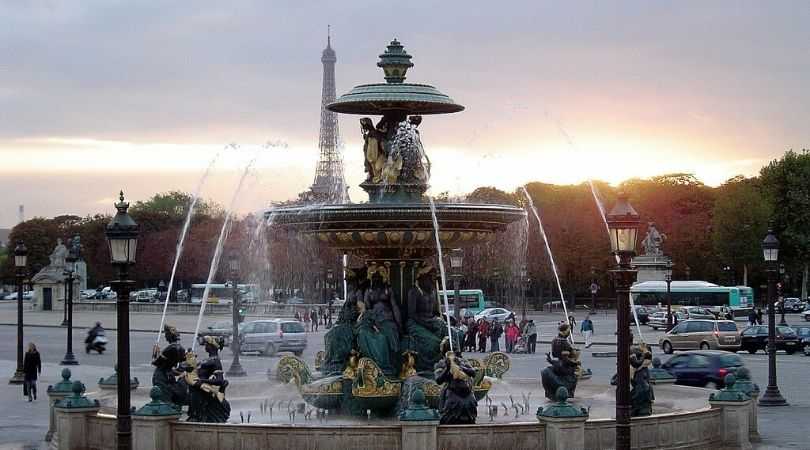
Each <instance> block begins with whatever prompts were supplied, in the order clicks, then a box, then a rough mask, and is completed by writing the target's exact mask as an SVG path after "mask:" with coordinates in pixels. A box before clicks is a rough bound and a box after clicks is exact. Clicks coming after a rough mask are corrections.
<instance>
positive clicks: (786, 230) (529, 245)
mask: <svg viewBox="0 0 810 450" xmlns="http://www.w3.org/2000/svg"><path fill="white" fill-rule="evenodd" d="M525 188H526V190H527V192H528V194H529V195H530V196H531V198H532V200H533V202H534V204H535V205H536V207H537V209H538V212H539V215H540V217H541V219H542V220H543V225H544V228H545V231H546V234H547V237H548V244H549V246H550V248H551V250H552V253H553V255H554V259H555V262H556V265H557V269H558V273H559V276H560V284H561V286H562V288H563V293H564V295H565V296H577V297H589V296H590V293H589V288H590V285H591V283H592V282H596V283H597V284H598V285H599V286H600V292H599V296H600V297H605V296H612V290H611V288H610V274H609V270H610V269H611V268H612V266H613V260H612V258H611V256H610V248H609V242H608V238H607V231H606V229H605V224H604V222H603V219H602V216H601V214H600V212H599V208H598V206H597V203H596V201H595V200H594V198H595V197H596V198H599V200H600V201H601V203H602V204H603V207H604V209H605V211H609V210H610V208H611V207H612V205H613V203H614V202H615V200H616V197H617V194H618V193H619V192H620V191H624V192H626V193H627V194H628V195H629V197H630V202H631V203H632V205H633V206H634V207H635V209H636V210H637V211H638V212H639V214H640V216H641V220H642V229H641V232H640V235H641V236H643V235H644V233H645V232H646V228H647V224H648V223H649V222H655V224H656V226H657V228H658V230H659V231H661V232H663V233H664V234H666V237H667V239H666V241H665V243H664V253H665V254H666V255H668V256H671V257H672V260H673V262H674V264H675V266H674V269H673V279H675V280H682V279H692V280H706V281H712V282H717V283H719V284H747V285H748V286H752V287H754V288H756V289H759V288H760V287H761V286H762V285H764V283H765V280H766V274H765V268H764V266H763V262H762V252H761V249H760V244H761V241H762V239H763V238H764V237H765V235H766V233H767V230H768V228H769V226H770V227H772V228H773V230H774V232H775V233H776V235H777V236H778V238H779V240H780V242H781V251H780V262H781V263H782V264H783V270H782V271H781V272H782V273H780V277H781V278H780V282H781V285H782V288H781V289H782V291H783V293H784V294H785V295H793V296H801V297H802V298H806V297H807V283H808V261H810V152H809V151H808V150H801V151H792V150H791V151H787V152H786V153H785V154H784V155H783V156H782V157H781V158H779V159H775V160H773V161H771V162H770V163H768V164H767V165H766V166H765V167H763V168H762V169H761V170H760V173H759V174H758V175H757V176H755V177H750V178H746V177H743V176H737V177H734V178H731V179H729V180H727V181H726V182H725V183H723V184H722V185H720V186H718V187H710V186H706V185H705V184H703V183H702V182H701V181H700V180H698V179H697V178H695V177H694V176H693V175H691V174H684V173H676V174H668V175H661V176H655V177H651V178H649V179H631V180H627V181H625V182H623V183H621V184H620V185H619V186H616V187H613V186H610V185H608V184H607V183H604V182H598V181H597V182H593V186H591V185H590V184H589V183H581V184H577V185H553V184H546V183H539V182H532V183H529V184H527V185H526V186H525ZM463 200H465V201H469V202H483V203H500V204H511V205H516V206H520V207H526V206H527V199H526V198H525V196H524V195H523V194H522V191H520V190H516V191H514V192H505V191H502V190H498V189H495V188H492V187H481V188H478V189H476V190H475V191H474V192H472V193H470V194H468V195H467V196H465V198H463ZM190 204H191V196H190V195H189V194H186V193H182V192H167V193H159V194H156V195H155V196H153V197H152V198H151V199H149V200H147V201H143V202H136V203H134V204H133V205H132V206H131V208H130V214H131V215H132V216H133V218H134V219H135V220H136V222H138V224H139V225H140V226H141V233H140V237H139V242H138V247H139V248H138V253H137V254H138V260H137V264H136V266H135V268H134V270H133V271H132V274H133V276H134V278H135V281H136V283H137V284H138V286H149V287H154V286H157V284H158V283H159V282H160V281H164V282H165V283H168V279H169V276H170V272H171V267H172V263H173V261H174V256H175V251H176V246H177V241H178V239H179V235H180V231H181V229H182V226H183V222H184V220H185V217H186V214H187V208H188V207H189V205H190ZM110 210H111V211H112V210H113V208H112V205H111V207H110ZM192 218H193V219H192V223H191V227H190V231H189V236H188V237H187V239H186V241H185V248H184V251H183V256H182V258H181V260H180V264H179V265H178V272H177V276H176V279H177V280H179V283H176V285H177V286H181V287H187V286H188V285H189V284H190V283H202V282H205V280H206V278H207V276H208V270H209V267H210V263H211V257H212V255H213V253H214V247H215V246H216V242H217V238H218V235H219V232H220V230H221V228H222V224H223V221H224V218H225V211H224V210H223V208H222V207H221V206H219V205H217V204H215V203H213V202H210V201H199V202H198V203H197V206H196V210H195V211H194V214H193V216H192ZM110 220H111V216H110V215H109V214H97V215H94V216H88V217H78V216H74V215H62V216H57V217H53V218H50V219H46V218H41V217H36V218H33V219H30V220H27V221H25V222H23V223H20V224H18V225H17V226H15V227H14V229H13V230H12V231H11V234H10V238H9V250H12V249H13V247H14V243H15V242H16V241H17V240H23V241H24V242H25V244H26V247H27V248H28V251H29V258H28V260H29V269H30V272H31V275H33V274H35V273H36V272H37V271H39V270H40V269H42V268H43V267H45V266H46V265H47V264H48V262H49V259H48V255H49V254H50V252H51V251H52V250H53V248H54V246H55V245H56V240H57V238H62V239H63V240H66V239H68V238H70V237H72V236H75V235H78V236H80V238H81V242H82V245H83V254H82V256H83V258H84V259H85V261H86V262H87V266H88V286H90V287H95V286H100V285H105V284H107V283H108V282H109V281H110V280H111V279H113V278H114V276H115V273H114V272H113V268H112V266H111V265H110V263H109V250H108V248H107V243H106V238H105V234H104V228H105V226H106V225H107V223H109V221H110ZM265 225H266V224H265V223H264V218H262V217H256V216H253V215H248V216H246V217H240V218H239V219H238V220H234V221H233V223H232V226H231V227H230V229H229V230H228V239H227V241H226V246H225V251H224V252H223V255H225V256H224V257H225V258H226V259H227V258H230V257H231V255H235V256H237V257H238V258H239V259H240V261H241V269H240V272H241V273H240V274H239V277H240V279H241V280H242V281H244V282H251V283H256V284H259V285H261V286H263V287H269V286H273V287H275V288H277V289H286V290H288V291H290V292H292V291H294V290H296V289H303V290H304V292H305V293H308V294H309V295H311V296H312V295H315V296H318V295H322V291H323V289H324V287H325V283H326V281H327V280H326V273H327V270H328V269H331V270H332V273H333V279H332V281H331V284H330V286H329V287H330V288H334V289H336V290H337V291H338V292H340V290H341V289H342V288H341V281H340V277H341V275H340V274H341V272H340V270H341V262H340V260H341V257H342V255H339V254H337V253H336V252H334V251H332V250H329V249H326V248H322V247H321V246H319V245H317V243H313V242H303V241H302V240H300V239H299V238H298V237H297V236H296V235H294V234H293V233H280V232H275V233H269V232H268V229H267V228H266V226H265ZM359 263H360V261H359V260H358V261H354V260H352V261H351V262H350V265H356V264H359ZM0 264H1V265H0V276H2V278H3V279H4V280H5V281H6V282H7V283H9V284H10V283H13V280H14V268H13V258H0ZM523 266H525V267H526V269H527V270H528V278H529V279H530V281H529V282H527V280H522V279H520V270H521V268H522V267H523ZM463 272H464V277H463V278H462V280H463V281H462V286H463V287H469V288H483V289H485V290H486V291H487V292H488V295H490V296H493V295H494V296H496V297H500V298H501V299H504V300H506V303H511V304H515V303H516V302H517V301H519V299H520V298H522V296H523V294H526V295H527V296H528V297H529V298H530V299H531V301H537V299H540V298H543V299H546V298H548V299H553V298H559V294H558V293H557V285H556V281H555V280H554V276H553V273H552V271H551V266H550V263H549V258H548V255H547V253H546V250H545V242H544V240H543V238H542V236H541V235H540V233H539V228H538V226H537V223H536V220H535V219H534V217H533V216H532V215H531V214H530V215H529V220H528V221H527V222H521V223H516V224H512V225H510V226H509V227H508V229H507V230H506V232H504V233H501V234H500V235H498V236H497V237H496V239H495V240H494V241H492V242H490V243H488V244H482V245H480V246H478V247H475V248H471V249H468V250H467V251H466V252H465V260H464V269H463ZM229 276H230V274H229V273H228V271H227V264H225V263H224V261H223V262H222V263H221V264H220V269H219V271H218V273H217V275H216V278H215V279H216V280H217V281H224V280H226V279H229Z"/></svg>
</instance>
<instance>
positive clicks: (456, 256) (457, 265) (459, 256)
mask: <svg viewBox="0 0 810 450" xmlns="http://www.w3.org/2000/svg"><path fill="white" fill-rule="evenodd" d="M463 265H464V250H462V249H460V248H454V249H452V250H450V270H452V271H453V291H454V292H453V317H455V319H456V323H457V324H459V325H460V322H461V305H462V301H461V292H460V291H459V287H458V285H459V282H460V281H461V268H462V267H463Z"/></svg>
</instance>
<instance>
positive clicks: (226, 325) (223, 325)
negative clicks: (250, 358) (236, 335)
mask: <svg viewBox="0 0 810 450" xmlns="http://www.w3.org/2000/svg"><path fill="white" fill-rule="evenodd" d="M200 334H201V335H202V336H214V337H221V338H223V339H224V340H225V346H228V345H229V344H230V341H231V335H233V325H232V322H231V321H229V320H226V321H220V322H214V323H212V324H211V325H208V326H207V327H205V331H204V332H202V333H200Z"/></svg>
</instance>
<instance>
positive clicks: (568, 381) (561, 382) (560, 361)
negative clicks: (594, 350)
mask: <svg viewBox="0 0 810 450" xmlns="http://www.w3.org/2000/svg"><path fill="white" fill-rule="evenodd" d="M570 334H571V326H570V325H569V324H568V323H563V324H561V325H560V327H559V332H558V333H557V337H555V338H554V340H553V341H551V354H548V353H546V360H547V361H548V363H549V364H550V365H549V366H548V367H546V368H545V369H543V370H542V371H541V372H540V378H541V381H542V383H543V390H544V391H545V395H546V398H547V399H549V400H554V399H555V395H556V393H557V389H558V388H559V387H560V386H563V387H565V388H566V389H567V390H568V392H569V393H570V394H571V396H574V392H575V391H576V389H577V371H578V369H579V350H577V349H575V348H574V347H573V346H572V345H571V342H570V341H569V335H570Z"/></svg>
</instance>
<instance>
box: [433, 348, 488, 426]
mask: <svg viewBox="0 0 810 450" xmlns="http://www.w3.org/2000/svg"><path fill="white" fill-rule="evenodd" d="M440 351H441V352H442V353H443V354H444V358H443V359H442V360H441V361H439V362H437V363H436V366H435V374H436V383H438V384H443V385H444V386H443V387H442V392H441V395H440V396H439V414H440V417H441V418H440V420H439V423H441V424H442V425H458V424H474V423H475V419H476V417H477V416H478V400H476V398H475V394H474V393H473V389H472V388H473V379H474V378H475V369H474V368H473V367H472V366H471V365H470V364H469V363H468V362H467V361H466V360H465V359H464V358H462V357H461V351H456V352H451V351H450V339H449V338H444V339H443V340H442V343H441V348H440Z"/></svg>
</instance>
